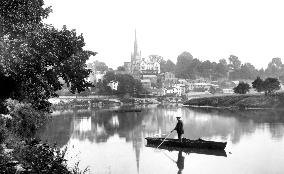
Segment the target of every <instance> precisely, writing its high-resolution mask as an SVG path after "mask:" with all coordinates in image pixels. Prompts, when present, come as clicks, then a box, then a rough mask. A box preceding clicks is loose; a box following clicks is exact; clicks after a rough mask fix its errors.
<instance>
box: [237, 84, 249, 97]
mask: <svg viewBox="0 0 284 174" xmlns="http://www.w3.org/2000/svg"><path fill="white" fill-rule="evenodd" d="M249 89H250V86H249V84H247V83H245V82H240V83H239V84H238V86H236V87H235V88H234V92H235V93H237V94H246V93H247V92H248V91H249Z"/></svg>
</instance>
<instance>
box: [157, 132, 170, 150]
mask: <svg viewBox="0 0 284 174" xmlns="http://www.w3.org/2000/svg"><path fill="white" fill-rule="evenodd" d="M171 133H172V132H170V133H169V134H168V135H167V136H166V138H165V139H164V140H163V141H162V142H161V144H160V145H159V146H158V147H157V149H158V148H159V147H160V146H161V145H162V144H163V142H164V141H165V140H166V139H167V138H168V136H170V135H171Z"/></svg>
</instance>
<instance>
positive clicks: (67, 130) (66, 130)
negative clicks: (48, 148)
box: [38, 113, 73, 147]
mask: <svg viewBox="0 0 284 174" xmlns="http://www.w3.org/2000/svg"><path fill="white" fill-rule="evenodd" d="M72 116H73V114H72V113H67V114H62V115H60V116H54V117H53V118H52V120H50V121H49V122H48V123H47V124H46V125H45V126H44V127H43V128H42V129H41V130H40V131H39V132H38V136H39V137H40V138H41V139H42V140H43V141H47V142H49V143H56V144H57V145H58V146H59V147H62V146H64V145H65V144H67V142H68V141H69V139H70V137H71V133H72V128H71V123H72V121H73V118H72Z"/></svg>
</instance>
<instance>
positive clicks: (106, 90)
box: [95, 71, 144, 96]
mask: <svg viewBox="0 0 284 174" xmlns="http://www.w3.org/2000/svg"><path fill="white" fill-rule="evenodd" d="M111 81H117V82H118V89H117V90H112V89H111V88H110V87H109V83H110V82H111ZM95 86H96V88H97V89H98V90H99V93H100V94H116V95H119V96H123V95H125V94H129V95H131V96H134V95H137V94H139V93H142V92H143V91H144V89H143V87H142V84H141V82H140V80H137V79H134V78H133V76H131V75H129V74H115V73H114V72H113V71H108V72H107V73H106V74H105V75H104V77H103V81H102V82H101V81H100V82H98V83H97V84H96V85H95Z"/></svg>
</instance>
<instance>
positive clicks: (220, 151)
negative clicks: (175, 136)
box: [147, 145, 227, 157]
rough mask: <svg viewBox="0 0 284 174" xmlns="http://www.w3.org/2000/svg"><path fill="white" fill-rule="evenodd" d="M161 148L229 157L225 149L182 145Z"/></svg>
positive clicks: (161, 147) (162, 147)
mask: <svg viewBox="0 0 284 174" xmlns="http://www.w3.org/2000/svg"><path fill="white" fill-rule="evenodd" d="M147 147H153V148H156V147H157V146H154V145H147ZM159 149H165V150H168V151H182V152H185V153H186V154H190V153H196V154H204V155H214V156H224V157H227V153H226V151H225V150H224V149H198V148H181V147H166V146H160V147H159Z"/></svg>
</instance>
